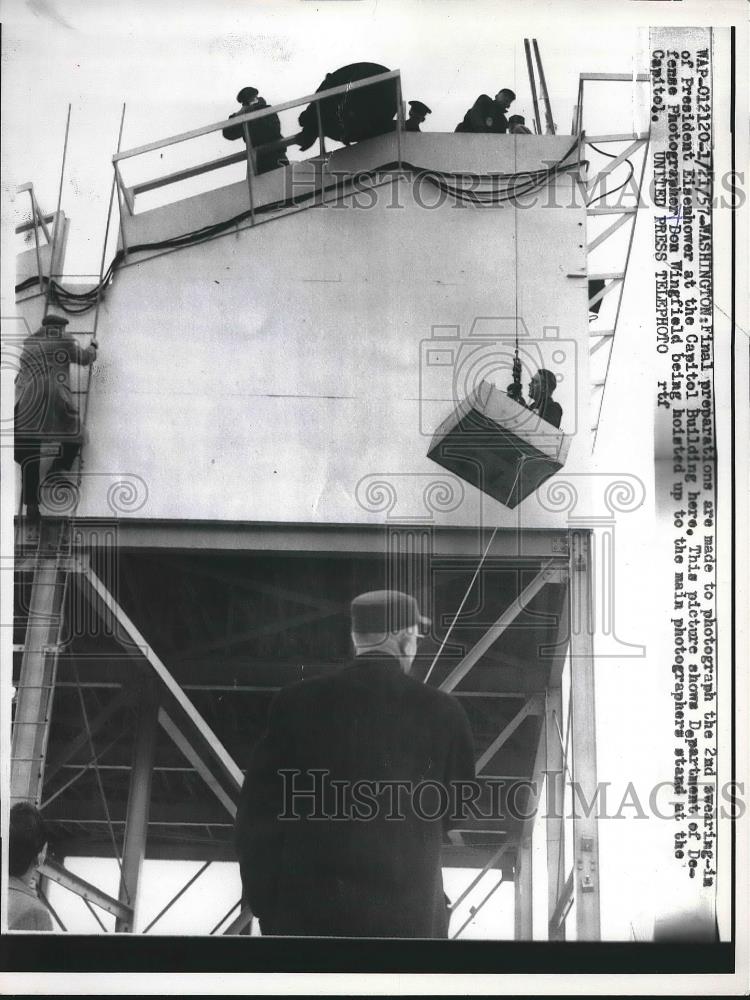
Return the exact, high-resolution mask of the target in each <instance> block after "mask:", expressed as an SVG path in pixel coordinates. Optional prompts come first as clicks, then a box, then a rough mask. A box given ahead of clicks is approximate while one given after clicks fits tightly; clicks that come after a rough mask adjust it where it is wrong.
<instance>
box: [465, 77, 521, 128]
mask: <svg viewBox="0 0 750 1000" xmlns="http://www.w3.org/2000/svg"><path fill="white" fill-rule="evenodd" d="M515 99H516V95H515V94H514V93H513V91H512V90H508V88H507V87H504V88H503V89H502V90H498V92H497V93H496V94H495V96H494V98H492V97H489V96H488V95H487V94H480V95H479V97H478V98H477V99H476V101H474V103H473V104H472V106H471V107H470V108H469V110H468V111H467V112H466V114H465V115H464V117H463V121H461V122H459V123H458V125H456V132H496V133H500V134H503V133H505V132H507V131H508V119H507V118H506V117H505V113H506V111H507V110H508V108H509V107H510V106H511V104H512V103H513V101H515Z"/></svg>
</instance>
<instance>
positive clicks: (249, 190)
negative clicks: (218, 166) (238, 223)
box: [242, 122, 255, 226]
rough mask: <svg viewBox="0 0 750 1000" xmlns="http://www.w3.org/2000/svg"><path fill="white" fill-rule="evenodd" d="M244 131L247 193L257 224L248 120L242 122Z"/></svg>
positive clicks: (253, 221)
mask: <svg viewBox="0 0 750 1000" xmlns="http://www.w3.org/2000/svg"><path fill="white" fill-rule="evenodd" d="M242 131H243V134H244V136H245V155H246V157H247V193H248V196H249V198H250V223H251V225H253V226H254V225H255V198H254V196H253V174H254V173H255V171H254V169H253V147H252V143H251V142H250V126H249V125H248V124H247V122H243V123H242Z"/></svg>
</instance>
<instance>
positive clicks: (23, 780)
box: [10, 518, 70, 806]
mask: <svg viewBox="0 0 750 1000" xmlns="http://www.w3.org/2000/svg"><path fill="white" fill-rule="evenodd" d="M69 543H70V524H69V522H68V521H67V520H65V519H56V518H55V519H47V518H45V519H44V521H43V522H42V528H41V531H40V533H39V542H38V548H37V552H36V554H35V556H34V558H33V563H32V572H33V579H32V583H31V595H30V599H29V606H28V616H27V622H26V635H25V639H24V644H23V648H22V659H21V669H20V677H19V682H18V685H17V686H16V706H15V716H14V719H13V731H12V742H11V787H10V794H11V803H14V802H20V801H26V802H33V803H34V804H35V805H37V806H38V805H39V803H40V801H41V793H42V783H43V779H44V764H45V759H46V754H47V743H48V740H49V730H50V723H51V717H52V701H53V695H54V689H55V681H56V677H57V663H58V657H59V655H60V650H61V647H62V646H63V644H64V639H65V635H64V621H65V604H66V596H67V590H68V579H69V573H70V551H69ZM19 568H20V571H21V572H23V571H24V570H25V569H26V567H25V566H24V565H23V564H22V565H21V566H20V567H19Z"/></svg>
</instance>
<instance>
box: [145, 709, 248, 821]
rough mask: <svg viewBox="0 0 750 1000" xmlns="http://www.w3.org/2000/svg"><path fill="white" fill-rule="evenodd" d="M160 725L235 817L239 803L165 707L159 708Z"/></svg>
mask: <svg viewBox="0 0 750 1000" xmlns="http://www.w3.org/2000/svg"><path fill="white" fill-rule="evenodd" d="M159 725H160V726H161V727H162V728H163V729H164V731H165V732H166V733H167V735H168V736H169V737H170V739H171V740H172V741H173V743H174V744H175V745H176V746H177V747H178V748H179V749H180V750H181V751H182V753H183V754H184V755H185V757H186V758H187V759H188V760H189V761H190V763H191V764H192V765H193V767H194V769H195V770H196V771H197V772H198V774H199V775H200V776H201V778H203V780H204V781H205V782H206V784H207V785H208V787H209V788H210V789H211V791H212V792H213V793H214V795H215V796H216V798H217V799H218V800H219V802H221V804H222V805H223V806H224V808H225V809H226V810H227V812H228V813H229V815H230V816H231V817H232V818H234V817H235V816H236V815H237V804H236V803H235V801H234V799H233V798H231V796H229V795H227V793H226V792H225V791H224V789H223V788H222V787H221V785H220V784H219V782H218V781H217V780H216V778H215V777H214V775H213V774H212V773H211V769H210V768H209V767H208V766H207V765H206V763H205V761H204V760H203V758H202V757H201V755H200V754H199V753H198V752H197V750H196V749H195V747H193V745H192V744H191V742H190V740H188V739H187V738H186V737H185V735H184V734H183V733H182V731H181V730H180V727H179V726H177V725H175V723H174V722H173V721H172V719H171V718H170V717H169V714H168V713H167V712H166V711H165V710H164V709H163V708H160V709H159Z"/></svg>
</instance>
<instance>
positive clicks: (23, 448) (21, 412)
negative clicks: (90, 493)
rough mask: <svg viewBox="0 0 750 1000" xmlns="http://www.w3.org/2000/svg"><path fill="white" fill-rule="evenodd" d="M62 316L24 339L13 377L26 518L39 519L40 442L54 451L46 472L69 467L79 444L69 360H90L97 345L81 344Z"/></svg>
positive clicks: (50, 319) (80, 427)
mask: <svg viewBox="0 0 750 1000" xmlns="http://www.w3.org/2000/svg"><path fill="white" fill-rule="evenodd" d="M67 325H68V321H67V319H65V318H64V317H63V316H55V315H52V314H48V315H46V316H45V317H44V319H43V320H42V324H41V326H40V327H39V329H38V330H37V331H36V333H33V334H32V335H31V336H30V337H27V338H26V339H25V340H24V343H23V353H22V355H21V363H20V370H19V373H18V375H17V377H16V400H15V438H14V457H15V460H16V462H18V463H19V464H20V465H21V502H22V503H23V504H25V505H26V514H27V517H28V518H29V519H30V520H31V521H37V520H38V519H39V478H40V476H39V473H40V466H41V460H42V446H43V445H45V444H52V443H56V444H58V446H59V452H58V455H57V456H56V458H55V459H54V460H53V462H52V465H51V466H50V470H49V471H50V473H51V474H54V473H60V472H69V471H70V469H71V468H72V466H73V463H74V461H75V460H76V458H77V456H78V453H79V452H80V450H81V446H82V445H83V443H84V434H85V432H84V428H83V422H82V420H81V417H80V414H79V412H78V407H77V406H76V404H75V400H74V399H73V392H72V391H71V388H70V365H71V363H73V364H77V365H82V366H84V365H90V364H92V363H93V362H94V361H95V360H96V351H97V347H98V344H97V342H96V340H94V339H92V340H91V343H90V345H89V346H88V347H80V346H79V345H78V343H77V341H76V340H75V338H74V337H72V336H71V335H70V334H67V333H65V329H64V328H65V327H66V326H67Z"/></svg>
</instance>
